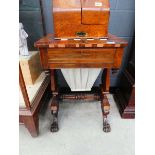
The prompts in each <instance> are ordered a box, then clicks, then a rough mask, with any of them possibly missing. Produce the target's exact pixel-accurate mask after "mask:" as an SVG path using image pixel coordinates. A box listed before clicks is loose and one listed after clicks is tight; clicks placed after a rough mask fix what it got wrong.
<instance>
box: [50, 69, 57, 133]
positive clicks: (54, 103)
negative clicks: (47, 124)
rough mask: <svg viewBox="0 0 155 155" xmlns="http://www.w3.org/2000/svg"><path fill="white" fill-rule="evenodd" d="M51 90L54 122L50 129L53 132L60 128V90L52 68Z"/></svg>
mask: <svg viewBox="0 0 155 155" xmlns="http://www.w3.org/2000/svg"><path fill="white" fill-rule="evenodd" d="M51 90H52V95H53V97H52V102H51V114H52V124H51V128H50V130H51V132H57V131H58V130H59V127H58V111H59V102H58V91H57V88H56V80H55V70H51Z"/></svg>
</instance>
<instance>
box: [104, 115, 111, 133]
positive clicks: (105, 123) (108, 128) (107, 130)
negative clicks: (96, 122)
mask: <svg viewBox="0 0 155 155" xmlns="http://www.w3.org/2000/svg"><path fill="white" fill-rule="evenodd" d="M103 131H104V132H111V127H110V124H109V123H108V121H107V118H106V119H104V120H103Z"/></svg>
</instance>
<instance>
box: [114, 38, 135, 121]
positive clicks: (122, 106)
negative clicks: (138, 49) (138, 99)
mask: <svg viewBox="0 0 155 155" xmlns="http://www.w3.org/2000/svg"><path fill="white" fill-rule="evenodd" d="M114 98H115V100H116V103H117V105H118V108H119V111H120V114H121V117H122V118H135V42H134V40H133V43H132V48H131V51H130V53H129V55H128V58H127V66H126V68H125V69H124V70H123V72H122V74H121V76H120V86H119V87H118V88H117V90H116V93H115V94H114Z"/></svg>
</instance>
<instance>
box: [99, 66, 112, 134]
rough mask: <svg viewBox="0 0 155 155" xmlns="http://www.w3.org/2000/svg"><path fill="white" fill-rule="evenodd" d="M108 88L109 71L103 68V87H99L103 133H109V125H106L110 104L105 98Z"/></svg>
mask: <svg viewBox="0 0 155 155" xmlns="http://www.w3.org/2000/svg"><path fill="white" fill-rule="evenodd" d="M109 86H110V69H107V68H105V69H104V71H103V85H102V87H101V109H102V114H103V131H104V132H110V131H111V128H110V124H109V123H108V114H109V113H110V104H109V101H108V98H107V94H109Z"/></svg>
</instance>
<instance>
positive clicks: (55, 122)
mask: <svg viewBox="0 0 155 155" xmlns="http://www.w3.org/2000/svg"><path fill="white" fill-rule="evenodd" d="M52 116H53V120H52V124H51V129H50V130H51V132H57V131H58V130H59V127H58V114H57V113H56V114H53V112H52Z"/></svg>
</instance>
